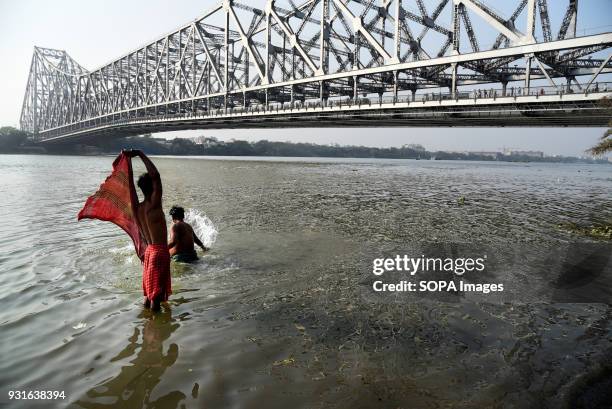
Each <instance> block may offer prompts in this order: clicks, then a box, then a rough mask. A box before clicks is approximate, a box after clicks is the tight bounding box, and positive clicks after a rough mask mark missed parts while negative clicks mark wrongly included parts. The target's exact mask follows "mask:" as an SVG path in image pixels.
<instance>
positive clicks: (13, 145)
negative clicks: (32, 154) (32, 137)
mask: <svg viewBox="0 0 612 409" xmlns="http://www.w3.org/2000/svg"><path fill="white" fill-rule="evenodd" d="M27 140H28V133H27V132H25V131H21V130H19V129H17V128H13V127H12V126H3V127H2V128H0V151H1V152H12V151H14V150H15V149H17V148H18V147H20V146H21V145H23V144H24V143H25V142H27Z"/></svg>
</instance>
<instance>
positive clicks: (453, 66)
mask: <svg viewBox="0 0 612 409" xmlns="http://www.w3.org/2000/svg"><path fill="white" fill-rule="evenodd" d="M451 69H452V70H453V74H452V75H453V77H452V81H451V90H450V93H451V96H452V97H453V98H456V97H457V63H452V64H451Z"/></svg>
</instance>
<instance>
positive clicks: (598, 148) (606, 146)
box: [589, 98, 612, 156]
mask: <svg viewBox="0 0 612 409" xmlns="http://www.w3.org/2000/svg"><path fill="white" fill-rule="evenodd" d="M601 105H602V106H603V107H604V108H605V109H606V111H608V113H610V114H611V116H612V100H610V99H608V98H603V99H602V100H601ZM608 127H609V129H608V130H607V131H606V133H604V134H603V136H602V137H601V140H600V141H599V143H598V144H597V145H595V146H593V147H592V148H591V149H589V153H591V154H592V155H595V156H599V155H603V154H605V153H608V152H612V138H610V135H612V119H610V122H608Z"/></svg>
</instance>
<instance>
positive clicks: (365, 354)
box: [0, 155, 612, 409]
mask: <svg viewBox="0 0 612 409" xmlns="http://www.w3.org/2000/svg"><path fill="white" fill-rule="evenodd" d="M153 160H154V162H155V163H156V164H157V166H158V168H159V170H160V173H161V175H162V180H163V184H164V199H163V200H164V210H165V211H166V212H167V211H168V210H169V208H170V207H171V206H172V205H173V204H178V205H182V206H184V207H185V208H186V209H189V211H188V221H190V222H191V223H192V224H193V225H194V227H195V228H196V230H197V231H198V233H199V234H200V236H201V238H202V240H203V241H204V242H205V244H208V245H209V246H210V247H211V250H210V252H208V253H207V254H205V255H203V256H202V255H201V258H200V261H199V262H198V263H197V264H195V265H193V266H190V265H184V264H173V265H172V280H173V290H174V294H173V295H172V296H171V298H170V302H169V304H168V305H167V306H166V308H165V309H164V310H163V312H161V313H158V314H153V313H151V312H150V311H148V310H145V309H144V308H143V307H142V291H141V265H140V262H139V261H138V260H137V258H136V257H135V256H134V253H133V248H132V247H131V242H130V240H129V238H128V236H126V235H125V234H124V233H123V232H122V231H121V230H120V229H119V228H118V227H116V226H114V225H112V224H110V223H105V222H99V221H92V220H84V221H81V222H77V220H76V215H77V213H78V211H79V209H80V208H81V207H82V205H83V204H84V201H85V199H86V198H87V196H89V195H91V194H92V193H94V192H95V191H96V189H97V188H98V186H99V184H100V183H101V182H102V181H103V180H104V178H105V177H106V176H107V175H108V174H109V172H110V169H111V163H112V161H113V158H112V157H76V156H19V155H0V198H1V200H0V225H1V226H2V235H0V250H1V251H0V278H1V280H0V306H1V308H0V352H1V359H0V392H1V394H2V395H1V396H0V407H7V408H13V407H14V408H32V407H33V408H36V407H45V408H49V407H51V408H53V407H74V408H130V409H132V408H140V407H147V408H282V409H285V408H292V409H299V408H314V409H316V408H347V409H348V408H351V409H358V408H390V409H397V408H404V409H407V408H542V407H544V408H546V407H549V408H561V407H564V405H566V406H567V407H570V406H571V407H587V406H580V405H588V404H589V402H597V400H598V399H600V397H601V394H602V393H603V392H602V391H604V390H607V391H608V392H609V389H608V387H610V386H611V385H612V380H611V379H612V378H611V377H610V372H609V368H607V369H606V366H605V365H606V362H612V354H611V350H612V307H611V299H612V298H611V294H612V293H611V288H612V279H611V275H610V268H611V264H610V254H612V252H611V251H610V244H609V243H610V242H609V241H605V240H598V239H594V238H590V237H588V236H586V235H583V234H580V233H579V232H578V231H577V230H576V229H570V228H567V226H570V225H573V224H575V225H577V226H582V227H584V228H585V229H588V228H590V227H592V226H596V225H598V224H605V223H610V222H611V221H612V207H611V206H610V203H611V199H612V166H606V165H565V164H563V165H561V164H533V163H529V164H526V163H520V164H519V163H493V162H480V163H479V162H459V161H454V162H444V161H414V160H333V159H320V160H317V159H278V158H277V159H271V158H270V159H266V158H258V159H252V158H251V159H250V158H244V159H240V160H233V159H229V158H214V159H211V158H172V157H165V158H153ZM135 169H136V172H137V173H140V172H142V171H143V166H142V165H141V163H140V162H138V164H137V165H136V166H135ZM438 253H440V254H441V253H444V254H447V255H448V254H452V255H453V256H454V257H459V256H462V255H463V254H464V253H465V254H466V255H470V256H471V255H483V254H485V255H488V257H489V260H490V261H489V265H488V266H487V267H488V270H487V272H486V274H485V275H484V276H481V277H479V278H478V279H480V280H481V281H483V280H484V282H503V283H504V284H505V287H506V290H505V291H504V293H503V294H502V295H500V294H488V295H486V294H461V293H460V292H459V293H458V292H453V293H447V292H440V293H437V292H436V293H434V292H432V293H423V294H407V293H401V294H400V293H384V294H381V293H376V292H375V291H373V289H372V285H373V282H374V281H375V280H377V279H378V278H377V276H375V275H374V274H373V273H372V263H373V260H374V259H376V258H381V257H393V256H395V255H397V254H400V255H403V254H410V255H414V256H416V257H419V256H421V255H429V254H438ZM468 253H469V254H468ZM382 277H383V279H385V280H388V281H389V282H396V281H397V280H399V279H400V278H401V277H400V275H398V274H395V276H394V275H392V274H389V275H387V274H385V275H383V276H382ZM465 278H466V279H468V280H474V281H478V279H477V278H476V277H474V276H472V277H468V275H467V274H466V275H465ZM43 389H44V390H57V391H64V392H65V399H63V400H56V401H44V402H41V401H23V400H20V401H16V400H9V399H8V392H9V391H11V390H25V391H30V390H43Z"/></svg>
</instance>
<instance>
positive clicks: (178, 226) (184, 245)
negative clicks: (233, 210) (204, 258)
mask: <svg viewBox="0 0 612 409" xmlns="http://www.w3.org/2000/svg"><path fill="white" fill-rule="evenodd" d="M170 216H172V227H171V228H170V241H169V242H168V248H169V249H170V256H171V257H172V259H173V260H174V261H178V262H185V263H192V262H194V261H196V260H197V259H198V255H197V253H196V251H195V248H194V244H197V245H198V246H200V248H202V250H204V251H206V250H208V249H207V248H206V247H205V246H204V244H203V243H202V241H201V240H200V239H199V238H198V236H197V235H196V234H195V232H194V231H193V228H192V227H191V226H190V225H189V223H185V222H184V221H183V219H184V218H185V209H183V208H182V207H179V206H172V209H170Z"/></svg>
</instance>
